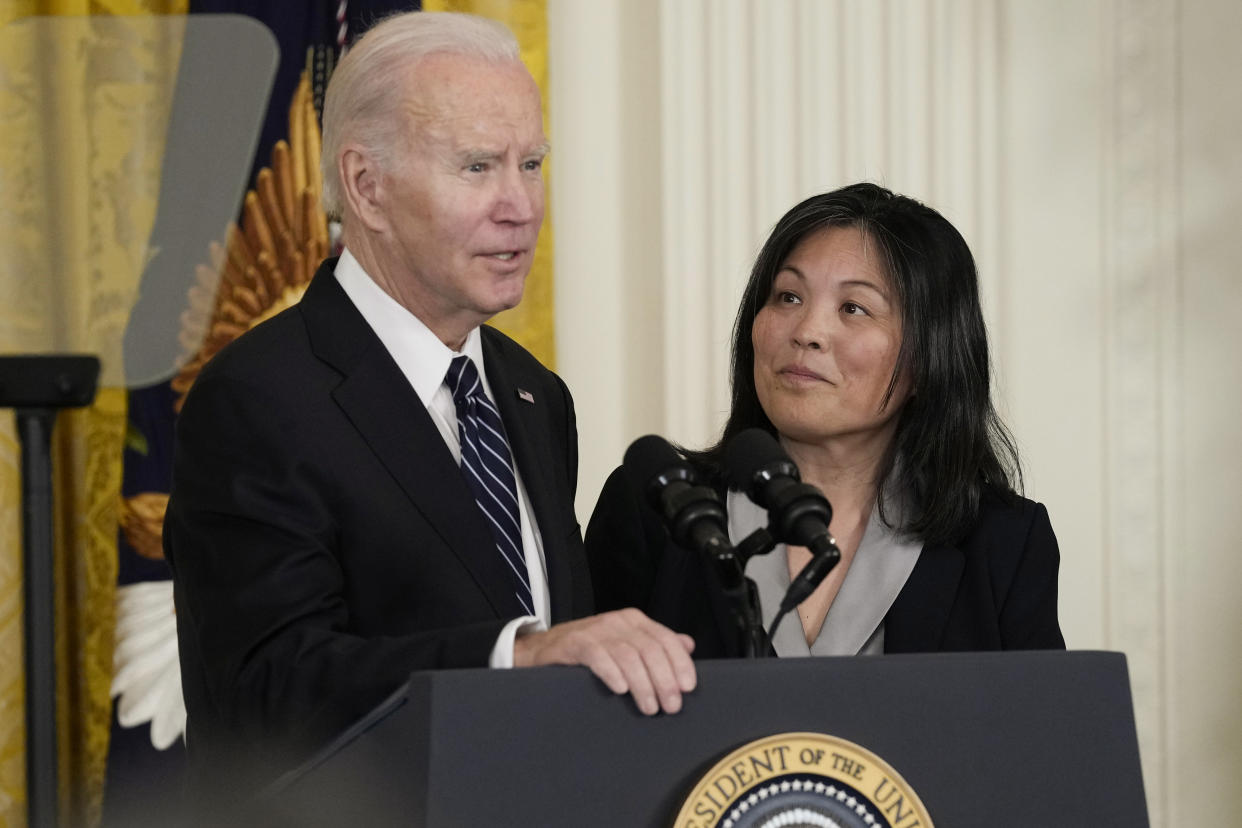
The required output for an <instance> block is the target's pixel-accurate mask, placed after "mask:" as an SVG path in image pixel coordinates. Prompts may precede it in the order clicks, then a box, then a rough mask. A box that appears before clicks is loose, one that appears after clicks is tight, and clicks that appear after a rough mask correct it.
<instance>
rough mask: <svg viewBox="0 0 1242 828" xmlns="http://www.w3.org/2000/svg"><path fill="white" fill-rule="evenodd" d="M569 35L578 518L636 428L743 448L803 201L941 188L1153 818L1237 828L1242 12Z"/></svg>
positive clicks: (1055, 14)
mask: <svg viewBox="0 0 1242 828" xmlns="http://www.w3.org/2000/svg"><path fill="white" fill-rule="evenodd" d="M549 34H550V41H551V44H550V45H551V48H550V64H551V65H550V74H551V100H552V113H551V114H552V133H553V135H552V137H553V143H554V146H555V153H554V158H555V163H556V170H557V175H556V176H555V182H554V186H555V189H554V192H553V210H554V215H553V220H554V221H555V224H556V230H557V272H558V274H559V278H558V279H557V290H558V293H557V302H558V306H557V316H558V321H557V335H558V341H559V353H558V364H559V366H560V368H561V371H562V373H563V375H564V376H565V378H566V380H567V381H568V382H569V384H570V386H571V388H572V389H573V390H574V393H575V397H576V399H577V402H578V413H579V430H580V433H581V436H582V471H581V482H580V495H579V501H578V507H579V514H580V517H581V518H582V520H583V522H584V523H585V520H586V518H587V517H588V516H589V514H590V509H591V506H592V505H593V502H594V499H595V495H596V493H597V492H598V489H599V486H600V485H601V484H602V482H603V478H604V476H605V475H606V474H607V473H608V472H609V471H610V470H611V469H612V468H613V467H614V466H616V465H617V464H618V463H619V462H620V458H621V455H622V453H623V452H624V449H625V447H626V446H627V445H628V444H629V442H630V441H631V440H633V439H634V438H635V437H637V436H639V435H640V434H643V433H646V432H649V431H655V432H659V433H662V434H664V435H665V436H667V437H669V438H671V439H674V440H678V441H683V442H688V443H691V444H694V443H702V442H704V441H705V440H707V439H709V438H710V437H711V435H712V434H713V433H714V432H715V431H716V429H717V428H719V425H720V423H721V422H722V417H723V412H724V409H725V407H726V405H727V386H726V371H727V343H728V338H729V328H730V326H731V324H732V314H733V310H734V307H735V304H736V301H737V298H738V296H739V294H740V289H741V285H742V283H743V282H744V280H745V275H746V271H747V268H748V267H749V264H750V261H751V259H752V258H753V255H754V253H755V251H756V250H757V248H758V246H759V244H760V243H761V242H762V239H763V237H764V235H765V234H766V232H767V230H768V229H769V228H770V226H771V225H772V223H773V222H774V221H775V220H776V218H777V217H778V216H779V215H780V213H781V212H783V210H785V209H786V208H787V207H789V206H791V205H792V204H793V203H794V202H795V200H797V199H798V198H801V197H803V196H805V195H808V194H810V193H812V192H816V191H820V190H824V189H828V188H831V187H835V186H838V185H840V184H843V183H847V182H849V181H852V180H857V179H862V178H865V179H870V180H875V181H879V182H881V183H884V184H886V185H888V186H890V187H892V188H894V189H896V190H898V191H902V192H906V193H908V194H910V195H914V196H916V197H920V198H922V199H924V200H926V201H928V202H929V203H931V204H932V205H933V206H936V207H937V208H939V209H941V210H942V211H943V212H944V213H946V215H948V216H949V217H950V218H951V219H952V220H953V221H954V222H955V223H956V224H957V225H958V227H959V228H960V229H961V230H962V231H963V234H964V235H965V236H966V237H967V239H968V241H970V243H971V246H972V248H973V250H974V251H975V254H976V257H977V259H978V261H979V265H980V271H981V279H982V283H983V289H984V297H985V310H986V312H987V316H988V321H989V326H990V329H991V334H992V339H993V347H994V361H995V366H996V369H997V374H998V382H999V392H998V393H999V399H1000V402H1001V405H1002V408H1003V410H1004V411H1005V412H1006V414H1007V416H1008V419H1009V422H1010V424H1011V425H1012V427H1013V429H1014V431H1015V433H1016V435H1017V437H1018V439H1019V441H1020V444H1021V446H1022V450H1023V453H1024V460H1025V462H1026V468H1027V472H1028V475H1027V492H1028V494H1029V495H1030V496H1032V497H1034V498H1036V499H1038V500H1041V501H1043V502H1045V503H1046V504H1047V505H1048V508H1049V511H1050V513H1051V515H1052V519H1053V525H1054V527H1055V528H1056V530H1057V534H1058V537H1059V539H1060V541H1061V546H1062V554H1063V570H1062V613H1061V616H1062V624H1063V627H1064V629H1065V632H1066V637H1067V639H1068V641H1069V644H1070V646H1071V647H1075V648H1105V649H1116V650H1122V651H1124V652H1125V653H1126V654H1127V656H1128V658H1129V662H1130V670H1131V680H1132V683H1133V686H1134V695H1135V707H1136V711H1137V715H1138V722H1139V733H1140V742H1141V745H1142V750H1143V763H1144V773H1145V782H1146V785H1147V788H1148V799H1149V804H1150V807H1151V813H1152V824H1153V825H1156V826H1180V825H1226V824H1231V822H1232V820H1231V818H1230V817H1231V814H1232V811H1233V810H1236V809H1237V808H1238V806H1240V805H1242V794H1240V793H1238V792H1237V790H1238V789H1237V787H1236V786H1235V785H1232V784H1230V783H1231V782H1232V780H1233V779H1236V777H1237V776H1238V775H1239V773H1240V772H1242V717H1240V716H1239V711H1238V708H1239V707H1240V706H1242V667H1239V666H1238V665H1239V659H1238V658H1237V657H1236V655H1235V652H1236V650H1237V649H1238V648H1239V647H1240V646H1242V608H1239V602H1238V601H1237V600H1236V599H1235V598H1234V593H1235V591H1236V587H1235V585H1236V584H1239V583H1242V555H1239V554H1238V553H1237V551H1236V549H1237V545H1238V544H1237V540H1236V539H1237V538H1239V537H1242V509H1240V508H1239V507H1238V504H1237V501H1238V499H1239V496H1240V495H1242V471H1240V469H1242V431H1240V430H1239V429H1238V428H1237V427H1236V425H1235V422H1234V419H1235V412H1238V411H1242V382H1239V380H1240V379H1242V326H1239V325H1238V323H1237V322H1236V313H1237V309H1238V308H1239V307H1242V279H1239V278H1236V277H1235V275H1234V274H1235V270H1236V268H1237V264H1236V263H1238V262H1242V232H1239V230H1238V229H1237V224H1238V218H1237V216H1238V215H1239V210H1238V209H1237V208H1238V206H1239V205H1238V203H1239V201H1242V189H1240V187H1239V184H1240V183H1242V140H1240V139H1242V87H1239V85H1238V84H1237V83H1236V82H1233V81H1232V80H1231V79H1232V78H1234V77H1236V76H1237V75H1238V74H1239V72H1240V71H1242V57H1239V53H1238V52H1237V50H1236V48H1235V43H1236V42H1237V40H1238V38H1239V36H1240V35H1242V6H1240V5H1239V4H1237V3H1236V2H1233V0H1198V2H1194V3H1190V2H1179V0H1111V1H1107V0H1098V2H1086V3H1084V2H1081V0H1009V2H1003V1H1002V0H952V1H951V0H923V1H922V2H918V1H916V2H910V0H904V2H896V0H893V2H872V3H863V2H842V0H797V2H760V0H712V1H711V2H707V1H706V0H697V2H696V1H695V0H593V2H589V3H584V2H579V0H549ZM1231 300H1232V301H1231Z"/></svg>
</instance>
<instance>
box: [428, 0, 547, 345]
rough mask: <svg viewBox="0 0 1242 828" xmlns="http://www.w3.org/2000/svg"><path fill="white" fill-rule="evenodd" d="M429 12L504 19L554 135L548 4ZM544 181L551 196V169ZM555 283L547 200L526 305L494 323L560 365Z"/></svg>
mask: <svg viewBox="0 0 1242 828" xmlns="http://www.w3.org/2000/svg"><path fill="white" fill-rule="evenodd" d="M423 10H424V11H455V12H469V13H470V14H477V15H480V16H481V17H490V18H492V19H493V20H499V21H500V22H502V23H504V24H505V25H507V26H508V27H509V28H510V29H512V30H513V33H514V34H515V35H516V36H517V41H518V45H519V46H520V47H521V50H522V60H523V61H524V62H525V63H526V67H527V68H528V69H530V73H531V74H532V75H533V76H534V78H535V82H536V83H537V84H539V88H540V89H541V90H543V122H544V131H545V132H547V131H548V127H547V124H548V94H547V93H548V14H547V3H546V0H423ZM544 169H545V171H546V172H545V176H544V183H545V186H546V190H545V191H546V192H547V193H548V194H549V196H550V194H551V185H550V183H549V182H550V178H551V165H548V166H545V167H544ZM554 299H555V293H554V291H553V281H552V205H551V198H550V197H549V199H548V202H547V213H546V214H545V216H544V221H543V232H541V233H540V234H539V243H538V244H537V245H536V246H535V261H534V263H533V264H532V266H531V269H530V276H528V277H527V279H526V292H525V294H524V295H523V297H522V304H520V305H518V306H517V307H516V308H514V309H513V310H508V311H505V312H504V313H502V314H500V315H499V316H497V317H496V318H495V320H493V322H492V324H493V325H495V326H496V327H498V328H500V329H501V330H502V331H504V332H505V333H507V334H509V336H511V337H513V338H514V339H516V340H517V341H518V342H520V343H522V345H524V346H525V347H526V348H527V349H528V350H530V352H531V353H532V354H534V355H535V356H536V357H537V358H538V359H539V361H540V362H542V363H543V364H544V365H546V366H548V367H549V368H555V367H556V314H555V306H554Z"/></svg>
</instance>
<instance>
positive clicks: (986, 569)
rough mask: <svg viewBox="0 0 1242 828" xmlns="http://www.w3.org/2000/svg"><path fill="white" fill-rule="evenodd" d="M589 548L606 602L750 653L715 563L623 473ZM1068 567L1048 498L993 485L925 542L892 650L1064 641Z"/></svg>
mask: <svg viewBox="0 0 1242 828" xmlns="http://www.w3.org/2000/svg"><path fill="white" fill-rule="evenodd" d="M586 549H587V558H588V560H589V561H590V566H591V578H592V581H593V583H594V584H595V603H596V608H597V610H599V611H604V610H610V609H617V608H620V607H629V606H633V607H638V608H639V609H642V610H644V611H645V612H646V613H647V614H648V615H650V616H651V617H652V618H654V619H655V620H657V621H660V622H661V623H664V624H666V625H667V626H669V627H672V628H673V629H675V630H677V631H679V632H684V633H687V634H688V635H690V636H691V637H693V638H694V640H695V651H694V656H695V658H728V657H736V656H738V655H739V654H740V647H739V642H738V638H737V636H736V633H735V632H734V630H733V626H732V623H731V622H730V620H729V612H728V608H727V606H725V605H724V603H723V601H722V600H721V599H720V597H719V596H720V589H719V584H718V581H717V579H716V577H715V572H714V570H712V569H710V568H708V567H704V566H703V564H702V561H701V559H699V558H698V557H697V556H695V555H693V554H691V553H689V552H686V551H684V550H682V549H680V548H679V547H677V546H675V545H674V544H673V543H672V541H671V540H669V538H668V534H667V532H665V530H664V527H663V526H662V525H661V523H660V519H659V516H658V515H657V514H656V512H655V510H654V509H652V508H651V507H650V506H648V505H647V504H646V502H644V501H642V500H641V498H640V497H639V494H638V493H637V492H636V491H635V490H634V488H633V487H632V485H631V484H630V483H629V480H628V478H627V477H626V476H625V474H624V472H623V471H622V470H621V469H618V470H617V471H615V472H613V474H612V476H611V477H609V478H608V481H607V482H606V483H605V484H604V489H603V492H602V493H601V494H600V498H599V502H598V504H597V505H596V507H595V513H594V514H593V515H592V516H591V521H590V523H589V524H588V526H587V532H586ZM1059 563H1060V556H1059V553H1058V551H1057V541H1056V538H1055V537H1054V536H1053V534H1052V526H1051V525H1050V524H1049V522H1048V513H1047V511H1046V510H1045V509H1044V507H1043V506H1042V505H1041V504H1038V503H1034V502H1032V501H1030V500H1026V499H1024V498H1017V499H1016V501H1015V502H1012V503H1010V502H1006V500H1005V499H1003V498H1001V497H1000V496H999V495H997V494H996V493H995V492H990V491H989V492H986V493H985V496H984V498H983V502H982V504H981V509H980V514H979V518H978V520H976V522H975V525H974V527H973V528H972V529H971V531H970V532H969V533H968V534H967V535H966V536H965V537H964V538H963V539H962V540H961V541H960V542H958V543H955V544H952V545H944V546H935V545H931V546H925V547H924V548H923V551H922V554H920V555H919V560H918V563H917V564H915V567H914V570H913V571H912V572H911V573H910V577H909V579H908V580H907V581H906V584H905V586H904V587H903V588H902V590H901V593H900V594H899V595H898V596H897V600H896V601H894V602H893V605H892V607H891V608H890V609H889V611H888V613H887V615H885V617H884V650H885V652H889V653H910V652H943V651H951V650H1019V649H1058V648H1064V647H1065V640H1064V639H1063V638H1062V636H1061V629H1060V626H1059V625H1058V623H1057V567H1058V565H1059ZM788 623H797V622H796V621H792V622H788Z"/></svg>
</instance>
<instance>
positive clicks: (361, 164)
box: [337, 146, 388, 233]
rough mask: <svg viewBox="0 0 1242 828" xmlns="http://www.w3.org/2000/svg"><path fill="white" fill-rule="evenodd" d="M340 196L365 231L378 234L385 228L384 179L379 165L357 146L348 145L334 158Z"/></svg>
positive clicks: (386, 218) (386, 219)
mask: <svg viewBox="0 0 1242 828" xmlns="http://www.w3.org/2000/svg"><path fill="white" fill-rule="evenodd" d="M337 172H338V173H339V175H340V180H341V195H342V197H343V200H344V202H345V205H344V206H345V209H346V210H347V211H348V212H350V213H353V214H354V216H356V217H357V218H358V221H359V222H361V223H362V225H363V226H364V227H366V228H367V229H368V230H370V231H372V232H375V233H378V232H382V231H384V230H386V229H387V228H388V214H387V211H386V210H385V209H384V196H385V192H384V180H383V176H382V175H381V173H380V169H379V165H378V164H376V163H375V161H374V160H373V159H372V158H371V157H370V156H369V155H367V154H366V152H365V151H363V150H362V149H361V148H359V147H357V146H347V147H345V149H344V150H343V151H342V152H341V154H340V157H339V158H338V159H337Z"/></svg>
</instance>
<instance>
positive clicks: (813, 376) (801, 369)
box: [779, 365, 828, 382]
mask: <svg viewBox="0 0 1242 828" xmlns="http://www.w3.org/2000/svg"><path fill="white" fill-rule="evenodd" d="M779 373H780V374H781V376H784V377H789V378H790V379H793V380H803V381H806V382H828V379H827V378H826V377H824V376H823V375H822V374H818V373H816V372H815V371H812V370H811V369H810V368H807V367H805V366H802V365H786V366H784V367H783V368H781V369H780V371H779Z"/></svg>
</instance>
